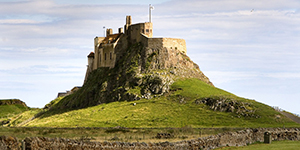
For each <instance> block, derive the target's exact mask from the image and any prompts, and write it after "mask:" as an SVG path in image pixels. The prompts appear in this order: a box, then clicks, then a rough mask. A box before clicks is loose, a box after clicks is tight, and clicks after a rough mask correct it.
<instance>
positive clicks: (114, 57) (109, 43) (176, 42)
mask: <svg viewBox="0 0 300 150" xmlns="http://www.w3.org/2000/svg"><path fill="white" fill-rule="evenodd" d="M123 30H124V31H123ZM134 43H141V44H143V46H144V47H146V48H148V49H158V48H167V49H171V50H172V49H173V50H176V51H179V52H181V53H184V54H186V43H185V40H184V39H175V38H153V24H152V22H145V23H137V24H132V19H131V16H126V24H125V25H124V29H123V28H119V32H118V33H115V34H114V33H113V30H112V29H107V30H106V37H95V38H94V52H91V53H90V54H89V55H88V56H87V57H88V65H87V71H86V76H85V81H86V80H87V77H88V75H89V74H90V73H91V72H92V71H93V70H96V69H97V68H99V67H109V68H114V67H115V65H116V63H117V62H118V60H119V59H121V58H122V54H124V51H125V50H126V49H127V48H128V47H129V46H130V45H131V44H134Z"/></svg>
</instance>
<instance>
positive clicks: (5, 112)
mask: <svg viewBox="0 0 300 150" xmlns="http://www.w3.org/2000/svg"><path fill="white" fill-rule="evenodd" d="M26 110H28V108H27V107H25V106H23V105H21V104H14V105H0V121H1V120H6V119H9V118H11V117H14V116H16V115H18V114H20V113H22V112H24V111H26Z"/></svg>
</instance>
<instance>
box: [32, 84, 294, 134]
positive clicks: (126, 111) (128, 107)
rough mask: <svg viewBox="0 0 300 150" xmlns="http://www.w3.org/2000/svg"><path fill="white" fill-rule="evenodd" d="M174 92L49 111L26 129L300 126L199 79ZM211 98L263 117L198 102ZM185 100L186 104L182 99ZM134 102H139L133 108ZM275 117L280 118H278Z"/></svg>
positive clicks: (179, 85)
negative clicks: (230, 101)
mask: <svg viewBox="0 0 300 150" xmlns="http://www.w3.org/2000/svg"><path fill="white" fill-rule="evenodd" d="M172 90H173V92H171V93H169V94H166V95H164V96H162V97H158V98H153V99H150V100H147V99H142V100H139V101H132V102H127V101H122V102H112V103H106V104H101V105H98V106H93V107H88V108H83V109H78V110H72V111H67V112H66V111H64V110H55V111H48V112H46V113H45V114H44V115H42V116H41V117H39V118H37V119H35V120H33V121H32V122H30V123H29V124H27V125H26V126H30V127H116V126H122V127H184V126H190V127H193V128H201V127H253V128H255V127H282V126H283V125H284V126H285V127H299V124H296V123H294V122H293V121H291V120H290V119H288V118H286V117H284V116H283V115H281V114H280V113H278V112H276V111H275V110H274V109H273V108H271V107H269V106H267V105H264V104H261V103H258V102H256V101H254V100H247V99H244V98H240V97H237V96H235V95H233V94H231V93H229V92H226V91H224V90H221V89H218V88H215V87H213V86H210V85H208V84H206V83H204V82H203V81H201V80H198V79H185V80H180V81H177V82H175V83H174V84H173V86H172ZM210 96H228V97H230V98H233V99H235V100H237V101H244V102H248V103H251V107H252V108H251V109H255V110H256V114H258V115H260V116H261V118H251V117H238V115H237V114H235V113H228V112H218V111H213V110H211V109H209V108H208V106H206V105H205V104H198V105H197V104H195V100H196V99H198V98H202V97H210ZM182 98H183V99H184V103H181V102H180V100H182ZM133 103H136V105H135V106H134V105H133ZM276 115H280V116H281V117H280V118H279V119H278V118H276Z"/></svg>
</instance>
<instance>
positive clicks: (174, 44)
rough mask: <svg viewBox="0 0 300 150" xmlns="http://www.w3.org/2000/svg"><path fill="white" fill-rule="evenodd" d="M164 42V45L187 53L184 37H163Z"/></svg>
mask: <svg viewBox="0 0 300 150" xmlns="http://www.w3.org/2000/svg"><path fill="white" fill-rule="evenodd" d="M162 44H163V47H166V48H170V49H175V50H179V51H180V52H182V53H185V54H186V43H185V40H184V39H175V38H163V39H162Z"/></svg>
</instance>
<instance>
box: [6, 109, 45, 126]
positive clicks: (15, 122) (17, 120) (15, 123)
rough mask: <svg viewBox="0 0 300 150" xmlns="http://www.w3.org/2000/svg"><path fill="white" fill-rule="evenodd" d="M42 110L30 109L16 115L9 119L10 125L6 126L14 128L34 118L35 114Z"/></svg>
mask: <svg viewBox="0 0 300 150" xmlns="http://www.w3.org/2000/svg"><path fill="white" fill-rule="evenodd" d="M41 111H42V110H41V109H39V108H30V109H29V110H27V111H25V112H23V113H20V114H18V115H17V116H15V117H14V118H12V119H11V121H10V123H9V124H8V125H6V126H9V127H14V126H18V125H19V124H20V123H22V122H24V121H27V120H28V119H30V118H32V117H34V116H35V115H36V114H38V113H39V112H41Z"/></svg>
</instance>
